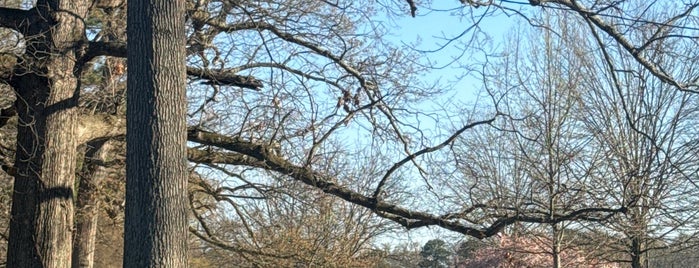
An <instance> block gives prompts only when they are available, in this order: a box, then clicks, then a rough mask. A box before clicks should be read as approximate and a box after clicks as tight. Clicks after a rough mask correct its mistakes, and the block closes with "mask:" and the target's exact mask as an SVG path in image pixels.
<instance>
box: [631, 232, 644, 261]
mask: <svg viewBox="0 0 699 268" xmlns="http://www.w3.org/2000/svg"><path fill="white" fill-rule="evenodd" d="M644 251H645V250H644V248H643V238H642V237H640V236H635V237H632V238H631V267H632V268H646V265H645V264H646V262H645V258H644V254H643V253H644Z"/></svg>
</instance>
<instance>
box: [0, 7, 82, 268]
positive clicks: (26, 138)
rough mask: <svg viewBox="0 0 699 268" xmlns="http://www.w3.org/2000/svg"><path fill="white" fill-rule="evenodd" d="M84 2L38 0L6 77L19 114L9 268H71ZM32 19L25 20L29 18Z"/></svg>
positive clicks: (30, 12) (31, 11) (30, 13)
mask: <svg viewBox="0 0 699 268" xmlns="http://www.w3.org/2000/svg"><path fill="white" fill-rule="evenodd" d="M89 6H90V2H89V1H38V2H37V7H36V8H35V9H32V10H30V11H29V15H30V17H29V20H30V21H31V25H30V26H29V27H28V28H27V29H25V31H24V32H25V36H28V37H29V38H27V42H28V44H27V51H26V53H25V55H24V57H23V59H24V62H23V63H21V65H20V67H19V68H18V69H19V70H20V71H19V72H15V76H14V77H13V78H12V80H11V81H10V83H11V85H12V86H13V87H14V88H15V90H16V91H17V95H18V98H17V101H16V102H15V108H16V111H17V114H18V116H19V120H20V121H19V124H18V133H17V141H18V142H17V153H16V157H15V170H16V174H15V185H14V191H13V196H12V200H13V202H12V220H11V222H10V239H9V246H8V254H7V256H8V259H7V266H8V267H69V266H70V262H71V248H72V238H71V237H72V230H73V185H74V181H75V163H76V162H75V160H76V153H77V152H76V145H77V141H76V138H75V131H76V112H77V111H76V106H77V101H78V95H77V94H78V92H79V91H78V90H77V89H78V80H79V79H78V77H77V73H78V72H75V70H77V69H79V68H76V64H75V63H76V61H75V59H76V58H77V57H79V56H78V54H79V51H80V47H81V44H82V43H83V41H84V33H85V25H84V23H83V21H82V18H83V17H85V15H86V14H87V9H88V7H89ZM27 23H29V22H27Z"/></svg>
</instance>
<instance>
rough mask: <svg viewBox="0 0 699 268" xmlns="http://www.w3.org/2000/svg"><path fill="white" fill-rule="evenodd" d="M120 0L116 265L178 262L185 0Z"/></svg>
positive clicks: (183, 238)
mask: <svg viewBox="0 0 699 268" xmlns="http://www.w3.org/2000/svg"><path fill="white" fill-rule="evenodd" d="M127 4H128V15H127V25H128V30H127V36H128V40H129V41H128V44H127V46H128V53H127V62H128V70H129V75H128V78H127V123H126V125H127V126H126V129H127V132H126V133H127V134H126V143H127V145H126V154H127V160H126V177H127V178H126V213H125V214H126V215H125V217H126V218H125V233H124V239H125V241H124V267H186V265H187V213H186V208H187V195H186V190H187V162H186V122H185V116H186V114H185V113H186V105H187V100H186V94H185V84H186V68H185V29H184V22H185V21H184V18H185V16H184V10H185V3H184V1H183V0H175V1H169V0H149V1H129V2H128V3H127Z"/></svg>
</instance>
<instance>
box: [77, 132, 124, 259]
mask: <svg viewBox="0 0 699 268" xmlns="http://www.w3.org/2000/svg"><path fill="white" fill-rule="evenodd" d="M88 147H90V148H88V152H87V154H86V158H87V159H89V163H88V164H87V165H88V166H87V167H86V168H85V170H86V172H85V176H84V177H83V178H81V179H80V185H79V186H78V199H77V200H76V206H77V207H76V211H77V213H76V215H75V237H74V244H73V265H72V267H73V268H92V267H93V266H94V260H95V241H96V234H97V220H98V218H99V209H100V198H99V189H100V185H101V184H102V181H104V180H106V179H107V177H108V176H109V174H110V170H109V161H110V159H113V158H114V155H113V151H112V147H113V146H112V143H110V142H109V141H106V142H95V143H92V144H88Z"/></svg>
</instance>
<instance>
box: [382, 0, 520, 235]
mask: <svg viewBox="0 0 699 268" xmlns="http://www.w3.org/2000/svg"><path fill="white" fill-rule="evenodd" d="M432 5H433V6H432V8H433V9H436V10H443V11H430V10H426V9H424V8H421V9H418V16H417V17H415V18H412V17H410V16H407V15H406V16H402V17H398V18H388V17H379V18H378V19H379V20H383V21H387V22H388V23H389V24H392V25H395V28H391V30H390V34H389V35H388V36H387V39H388V40H390V41H391V42H395V43H396V44H406V45H411V46H412V47H413V48H414V49H417V50H421V51H433V50H436V49H438V48H440V47H442V46H444V45H445V44H447V42H448V41H447V40H448V39H452V38H454V37H457V36H459V35H460V34H462V33H463V32H464V30H466V29H467V28H468V27H469V26H471V25H472V23H471V21H470V20H467V19H464V18H463V16H461V15H459V14H454V13H457V12H459V11H458V10H454V8H459V7H461V4H460V3H459V1H455V0H453V1H434V2H433V4H432ZM407 8H408V7H407V5H406V12H407ZM466 8H470V7H466ZM482 9H483V8H481V10H482ZM447 10H451V11H447ZM467 11H468V10H466V11H464V12H467ZM516 21H517V19H516V18H509V17H507V16H505V15H499V16H495V17H488V18H485V19H483V20H482V21H481V22H480V23H479V26H480V27H481V28H482V29H483V31H486V32H487V34H488V35H489V37H490V38H491V39H490V42H487V44H486V46H489V47H487V48H484V49H488V50H490V49H492V51H500V50H502V47H501V46H499V44H500V43H501V41H502V40H503V39H504V37H505V36H506V35H507V33H508V31H510V29H512V27H513V26H514V23H515V22H516ZM468 37H470V33H467V34H466V35H465V36H464V38H468ZM418 41H419V42H418ZM463 51H464V49H463V45H462V44H461V43H460V42H452V43H450V44H448V45H447V46H446V47H444V48H443V49H441V50H438V51H434V52H425V54H424V55H425V56H426V57H427V58H428V59H429V60H430V61H432V62H436V65H438V66H444V65H446V64H448V63H450V62H452V61H453V58H454V57H456V56H459V55H461V54H463ZM480 60H483V57H482V54H481V55H477V54H476V55H473V54H469V55H466V56H464V57H462V58H460V59H459V61H458V62H455V63H453V64H451V65H449V66H446V67H445V68H442V69H435V70H432V71H430V72H429V73H428V74H427V75H426V76H424V79H425V80H426V81H425V82H433V81H437V80H439V81H440V83H441V84H445V85H447V86H452V87H453V89H454V90H453V91H452V93H450V94H447V96H445V98H454V97H456V99H458V101H459V102H473V101H474V100H475V95H476V94H478V92H479V90H480V88H481V84H482V82H481V81H480V80H479V79H477V78H474V77H470V76H467V77H465V78H459V77H460V76H462V75H463V73H464V72H465V70H464V69H463V68H461V67H459V66H460V64H462V65H468V64H469V63H470V62H474V61H480ZM443 101H444V100H443V99H442V100H438V101H435V102H434V103H433V104H432V105H433V106H435V105H437V104H438V103H440V102H443ZM425 105H426V109H434V107H429V106H430V104H425ZM464 120H465V119H464ZM421 123H422V124H423V126H424V125H425V123H427V122H421ZM427 124H429V125H432V126H426V128H431V129H436V130H435V131H436V132H440V130H439V128H440V126H437V125H435V122H429V123H427ZM444 131H445V132H450V131H449V130H447V129H444ZM435 142H437V141H435ZM433 238H441V239H445V240H447V241H449V242H450V243H455V242H457V241H458V240H459V239H463V238H464V237H463V236H460V235H457V234H454V233H450V232H446V231H444V230H441V229H439V228H421V229H417V230H413V231H410V232H399V233H397V234H396V235H395V236H388V237H385V238H384V239H380V240H379V241H378V243H379V244H381V243H389V244H392V245H397V244H403V243H410V242H413V243H416V244H417V245H419V246H422V245H423V244H424V243H425V242H427V241H428V240H430V239H433ZM449 238H452V239H453V240H450V239H449Z"/></svg>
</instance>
